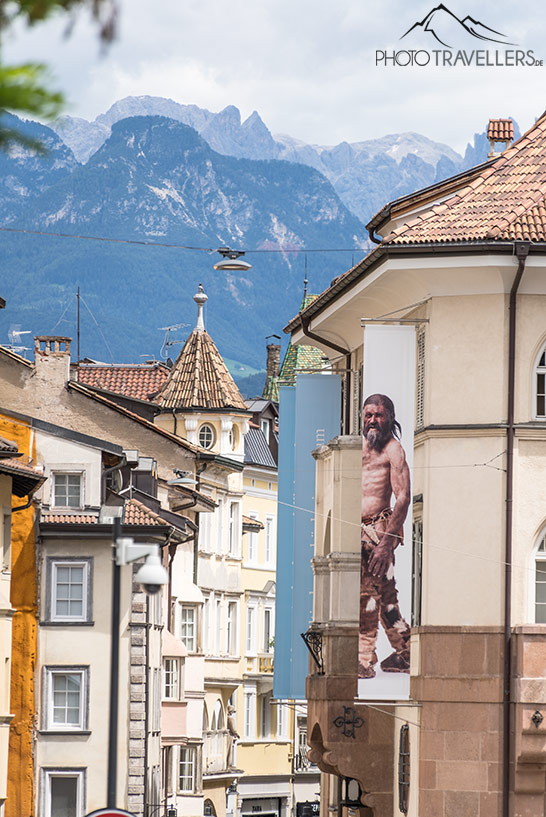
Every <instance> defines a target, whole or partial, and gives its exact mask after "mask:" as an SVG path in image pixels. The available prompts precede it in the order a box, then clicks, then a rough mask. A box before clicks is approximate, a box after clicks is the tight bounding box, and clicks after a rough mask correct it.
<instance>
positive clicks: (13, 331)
mask: <svg viewBox="0 0 546 817" xmlns="http://www.w3.org/2000/svg"><path fill="white" fill-rule="evenodd" d="M31 334H32V330H31V329H21V328H20V326H19V325H17V324H16V325H15V326H11V327H10V329H9V332H8V338H9V344H8V345H7V346H5V347H4V348H5V349H9V351H10V352H15V354H17V355H20V354H21V352H29V351H30V346H25V345H24V344H23V343H22V341H21V335H31ZM23 357H24V355H23Z"/></svg>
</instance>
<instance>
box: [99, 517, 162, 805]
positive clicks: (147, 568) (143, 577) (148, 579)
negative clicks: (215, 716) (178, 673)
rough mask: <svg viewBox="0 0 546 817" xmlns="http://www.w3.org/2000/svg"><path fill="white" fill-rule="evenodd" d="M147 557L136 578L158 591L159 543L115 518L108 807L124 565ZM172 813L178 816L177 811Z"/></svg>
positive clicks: (113, 783)
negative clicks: (127, 530) (139, 539)
mask: <svg viewBox="0 0 546 817" xmlns="http://www.w3.org/2000/svg"><path fill="white" fill-rule="evenodd" d="M144 556H145V557H146V562H145V564H143V565H142V567H141V568H140V570H139V571H138V572H137V574H136V576H135V581H136V582H138V583H139V584H141V585H143V587H144V590H145V591H146V593H158V592H159V591H160V590H161V586H162V585H164V584H167V582H168V580H169V577H168V574H167V571H166V570H165V568H164V567H163V565H162V564H161V557H160V551H159V546H158V545H156V544H152V543H145V544H135V542H134V540H133V539H131V538H130V537H123V536H121V519H120V517H116V518H115V519H114V541H113V544H112V557H113V564H112V626H111V633H110V639H111V646H110V717H109V724H108V776H107V794H106V803H107V807H108V808H115V807H116V788H117V765H118V758H117V755H118V713H119V643H120V635H119V625H120V599H121V567H122V565H127V564H130V563H131V562H135V561H136V560H137V559H142V558H143V557H144ZM171 817H176V812H175V814H174V815H172V816H171Z"/></svg>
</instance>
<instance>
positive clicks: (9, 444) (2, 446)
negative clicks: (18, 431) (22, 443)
mask: <svg viewBox="0 0 546 817" xmlns="http://www.w3.org/2000/svg"><path fill="white" fill-rule="evenodd" d="M17 450H18V449H17V443H14V442H13V441H12V440H6V438H5V437H0V452H2V453H11V454H16V453H17Z"/></svg>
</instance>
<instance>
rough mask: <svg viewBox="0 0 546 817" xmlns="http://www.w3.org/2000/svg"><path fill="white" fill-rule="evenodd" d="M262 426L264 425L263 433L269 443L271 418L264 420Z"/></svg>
mask: <svg viewBox="0 0 546 817" xmlns="http://www.w3.org/2000/svg"><path fill="white" fill-rule="evenodd" d="M261 426H262V432H263V435H264V437H265V440H266V442H267V443H269V427H270V422H269V420H262V422H261Z"/></svg>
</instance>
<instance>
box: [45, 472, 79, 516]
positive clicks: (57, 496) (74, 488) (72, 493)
mask: <svg viewBox="0 0 546 817" xmlns="http://www.w3.org/2000/svg"><path fill="white" fill-rule="evenodd" d="M52 476H53V497H52V500H53V501H52V504H53V505H54V506H55V507H57V508H81V507H82V475H81V473H78V474H69V473H53V475H52Z"/></svg>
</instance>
